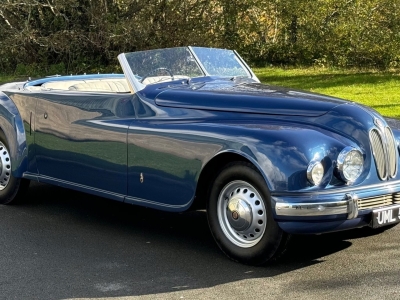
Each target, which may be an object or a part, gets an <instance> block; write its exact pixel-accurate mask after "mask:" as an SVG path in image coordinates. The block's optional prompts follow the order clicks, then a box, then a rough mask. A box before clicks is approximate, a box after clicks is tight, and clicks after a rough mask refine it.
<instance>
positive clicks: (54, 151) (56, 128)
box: [35, 91, 134, 201]
mask: <svg viewBox="0 0 400 300" xmlns="http://www.w3.org/2000/svg"><path fill="white" fill-rule="evenodd" d="M131 97H132V95H130V94H112V93H84V92H73V91H71V92H54V91H53V92H52V91H48V92H45V93H43V94H41V97H40V99H38V101H37V106H36V130H35V150H36V161H37V167H38V172H39V180H41V181H45V182H46V181H50V182H52V183H54V182H60V183H62V185H67V186H68V185H74V186H75V188H77V187H79V188H78V189H82V190H88V189H89V190H91V192H92V193H95V194H107V195H106V196H107V197H109V198H114V199H116V200H120V201H123V197H124V196H125V195H126V189H127V178H126V177H127V169H126V161H127V145H126V140H127V129H128V127H129V124H130V123H131V122H132V119H133V118H134V111H133V106H132V103H131Z"/></svg>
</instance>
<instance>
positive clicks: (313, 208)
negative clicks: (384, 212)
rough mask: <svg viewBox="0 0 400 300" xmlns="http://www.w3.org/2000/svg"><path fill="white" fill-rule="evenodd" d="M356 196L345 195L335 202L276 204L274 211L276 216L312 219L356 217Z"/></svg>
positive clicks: (352, 194) (351, 194)
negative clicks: (341, 216)
mask: <svg viewBox="0 0 400 300" xmlns="http://www.w3.org/2000/svg"><path fill="white" fill-rule="evenodd" d="M357 200H358V196H357V195H356V194H354V193H348V194H346V195H345V199H344V200H341V201H335V202H319V203H288V202H277V203H276V204H275V211H276V214H277V215H278V216H292V217H313V216H328V215H339V214H347V219H349V220H350V219H354V218H357V216H358V204H357Z"/></svg>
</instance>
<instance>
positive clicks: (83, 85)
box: [28, 78, 130, 93]
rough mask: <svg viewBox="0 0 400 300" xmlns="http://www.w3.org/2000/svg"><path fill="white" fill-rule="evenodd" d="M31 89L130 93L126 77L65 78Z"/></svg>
mask: <svg viewBox="0 0 400 300" xmlns="http://www.w3.org/2000/svg"><path fill="white" fill-rule="evenodd" d="M28 89H29V90H31V91H37V90H64V91H82V92H109V93H110V92H111V93H129V92H130V89H129V86H128V82H127V81H126V79H115V78H110V79H92V80H65V81H48V82H46V83H44V84H42V86H30V87H28Z"/></svg>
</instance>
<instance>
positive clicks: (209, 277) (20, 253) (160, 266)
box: [0, 183, 400, 300]
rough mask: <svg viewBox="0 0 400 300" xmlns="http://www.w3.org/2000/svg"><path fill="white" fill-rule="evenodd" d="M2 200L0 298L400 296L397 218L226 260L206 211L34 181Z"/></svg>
mask: <svg viewBox="0 0 400 300" xmlns="http://www.w3.org/2000/svg"><path fill="white" fill-rule="evenodd" d="M26 198H27V199H26V201H25V202H24V203H22V204H19V205H9V206H0V227H1V232H0V249H1V250H0V251H1V256H0V299H18V300H20V299H113V300H116V299H124V300H127V299H350V298H352V299H400V225H399V226H397V227H394V228H391V229H389V230H386V231H381V232H374V231H372V230H370V229H369V228H367V229H357V230H352V231H348V232H342V233H334V234H326V235H320V236H296V237H294V238H293V240H292V243H291V247H290V250H289V251H288V253H287V254H286V255H285V256H284V257H283V258H282V259H281V260H280V261H278V262H276V263H273V264H270V265H268V266H266V267H250V266H245V265H241V264H238V263H235V262H232V261H230V260H229V259H227V258H226V257H225V256H224V255H223V253H222V252H221V251H220V250H219V249H218V247H217V246H216V244H215V243H214V241H213V238H212V236H211V234H210V232H209V230H208V225H207V218H206V214H205V212H203V211H197V212H189V213H183V214H173V213H166V212H160V211H155V210H151V209H146V208H143V207H137V206H131V205H127V204H123V203H118V202H114V201H111V200H107V199H103V198H99V197H95V196H91V195H86V194H83V193H78V192H75V191H70V190H66V189H62V188H59V187H54V186H49V185H45V184H39V183H32V184H31V187H30V190H29V192H28V194H27V196H26Z"/></svg>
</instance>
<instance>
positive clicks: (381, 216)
mask: <svg viewBox="0 0 400 300" xmlns="http://www.w3.org/2000/svg"><path fill="white" fill-rule="evenodd" d="M396 223H400V205H393V206H388V207H384V208H379V209H375V210H373V211H372V228H379V227H382V226H386V225H390V224H396Z"/></svg>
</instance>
